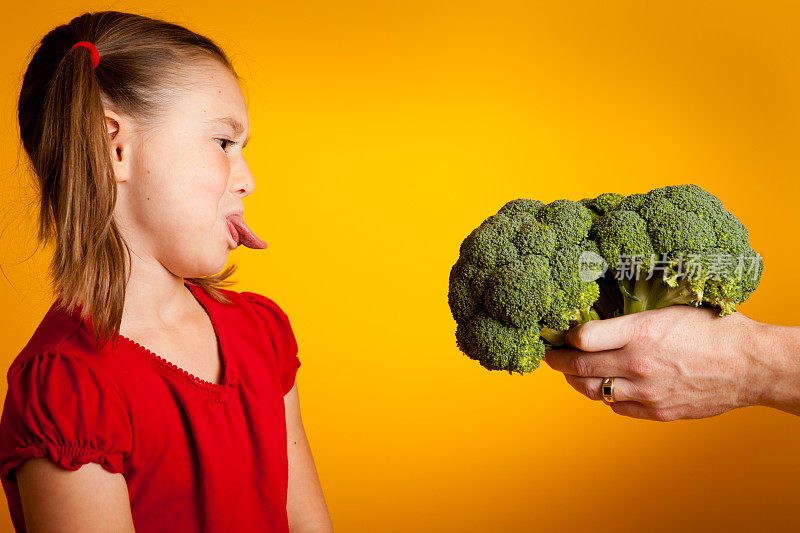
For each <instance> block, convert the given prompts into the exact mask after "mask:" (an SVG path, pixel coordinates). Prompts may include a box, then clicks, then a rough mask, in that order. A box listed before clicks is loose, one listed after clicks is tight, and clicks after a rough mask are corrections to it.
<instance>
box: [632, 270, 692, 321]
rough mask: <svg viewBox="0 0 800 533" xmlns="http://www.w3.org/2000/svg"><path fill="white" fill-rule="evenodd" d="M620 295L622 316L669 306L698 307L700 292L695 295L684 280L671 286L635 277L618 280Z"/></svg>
mask: <svg viewBox="0 0 800 533" xmlns="http://www.w3.org/2000/svg"><path fill="white" fill-rule="evenodd" d="M618 283H619V290H620V293H622V299H623V307H622V314H623V315H630V314H632V313H638V312H639V311H646V310H648V309H660V308H662V307H669V306H670V305H695V306H696V305H698V304H699V303H700V301H701V300H702V298H703V296H702V292H701V293H700V294H697V292H695V291H693V290H692V288H691V283H689V281H688V280H686V279H685V278H682V279H678V280H677V281H673V282H672V283H673V284H672V285H670V283H669V282H667V281H666V280H665V279H663V278H659V277H656V276H654V277H652V278H651V279H647V276H635V277H634V278H633V279H620V280H618Z"/></svg>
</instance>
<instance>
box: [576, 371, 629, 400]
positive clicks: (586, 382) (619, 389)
mask: <svg viewBox="0 0 800 533" xmlns="http://www.w3.org/2000/svg"><path fill="white" fill-rule="evenodd" d="M564 377H565V378H566V380H567V383H569V384H570V385H572V388H573V389H575V390H576V391H578V392H580V393H581V394H583V395H584V396H586V397H587V398H589V399H590V400H595V401H601V402H605V400H604V399H603V390H602V387H603V378H582V377H578V376H572V375H570V374H564ZM636 396H637V394H636V386H635V385H634V384H633V383H632V382H631V381H630V380H627V379H625V378H614V392H613V396H612V397H613V398H614V402H624V401H631V400H633V401H635V400H636V399H637V398H636ZM606 403H611V402H606Z"/></svg>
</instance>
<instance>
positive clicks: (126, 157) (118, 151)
mask: <svg viewBox="0 0 800 533" xmlns="http://www.w3.org/2000/svg"><path fill="white" fill-rule="evenodd" d="M104 113H105V120H106V132H107V134H108V148H109V152H110V154H109V155H110V156H111V168H112V169H113V170H114V178H115V180H116V181H117V182H120V181H127V180H128V162H129V161H130V156H131V154H130V144H129V143H130V140H131V139H130V136H129V135H127V134H126V133H127V132H129V131H130V128H126V127H125V126H126V125H127V122H126V121H125V119H124V118H123V117H121V116H120V115H119V114H117V113H115V112H114V111H111V110H109V109H106V110H104Z"/></svg>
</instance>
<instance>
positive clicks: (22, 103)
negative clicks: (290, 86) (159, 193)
mask: <svg viewBox="0 0 800 533" xmlns="http://www.w3.org/2000/svg"><path fill="white" fill-rule="evenodd" d="M78 41H89V42H91V43H92V44H94V45H95V47H96V48H97V50H98V51H99V53H100V63H99V64H98V66H97V68H96V69H95V68H93V67H92V62H91V60H90V55H89V54H90V52H89V50H88V49H87V48H84V47H77V48H75V49H72V50H71V47H72V45H73V44H75V43H76V42H78ZM201 59H210V60H212V61H217V62H218V63H219V64H221V65H224V66H225V67H227V68H228V69H229V70H230V71H231V73H233V75H234V76H235V77H236V79H237V80H239V81H241V78H240V77H239V75H238V74H237V73H236V71H235V70H234V68H233V66H232V64H231V62H230V61H229V59H228V57H227V56H226V55H225V53H224V52H223V51H222V49H221V48H220V47H219V46H217V45H216V44H215V43H214V42H213V41H211V40H210V39H209V38H207V37H204V36H202V35H199V34H197V33H195V32H193V31H190V30H188V29H186V28H184V27H182V26H179V25H176V24H172V23H169V22H165V21H163V20H158V19H153V18H148V17H145V16H141V15H135V14H130V13H121V12H118V11H100V12H94V13H84V14H82V15H80V16H78V17H75V18H74V19H72V20H71V21H70V22H69V23H67V24H63V25H61V26H58V27H56V28H54V29H53V30H52V31H50V32H49V33H48V34H47V35H45V36H44V37H43V38H42V40H41V42H40V43H39V44H38V47H37V48H36V50H35V52H34V54H33V57H32V59H31V61H30V63H29V64H28V67H27V69H26V71H25V75H24V78H23V82H22V88H21V90H20V95H19V102H18V119H19V127H20V137H21V139H22V145H23V147H24V149H25V152H26V153H27V155H28V158H29V159H30V162H31V166H32V169H33V172H34V173H35V175H36V184H37V185H38V188H39V190H38V192H39V193H40V194H39V196H40V197H39V200H40V211H39V221H38V229H39V231H38V241H39V243H40V244H48V243H51V242H52V243H53V244H54V254H53V257H52V261H51V263H50V268H49V277H50V281H51V284H52V288H53V291H54V293H55V294H56V295H57V299H58V305H59V306H61V307H63V308H66V309H68V310H70V311H71V310H73V309H74V308H75V306H76V305H80V306H81V308H82V309H81V317H82V318H84V319H86V318H89V319H91V322H92V324H93V329H94V336H95V341H96V342H97V344H98V346H99V347H101V348H102V346H104V345H105V344H106V343H107V342H108V341H109V340H112V341H113V343H114V344H116V341H117V337H118V334H119V329H120V323H121V320H122V310H123V303H124V300H125V291H126V286H127V282H128V277H129V275H130V265H129V263H126V261H129V259H130V248H128V245H127V244H126V243H125V241H124V240H123V238H122V234H121V233H120V230H119V228H118V226H117V224H116V222H115V220H114V217H113V215H114V206H115V204H116V199H117V187H116V181H115V178H114V172H113V169H112V167H111V160H110V157H109V145H108V139H107V136H108V134H107V130H106V123H105V118H104V112H103V108H104V104H106V106H107V107H109V108H111V109H114V110H115V111H118V112H121V113H123V114H125V115H127V116H130V117H135V119H136V123H137V126H140V127H144V125H147V124H151V125H152V124H156V123H157V120H158V117H159V115H161V114H163V112H164V111H165V109H166V108H167V106H168V104H169V103H170V101H171V96H172V95H174V94H175V93H176V89H177V88H179V87H181V86H183V85H184V84H186V83H190V82H191V80H192V79H193V78H192V74H193V73H194V74H196V72H195V71H193V70H192V69H193V68H194V67H193V65H199V64H201V63H200V62H199V61H198V60H201ZM235 270H236V265H230V266H229V267H228V268H226V269H225V270H223V271H222V272H220V273H218V274H215V275H213V276H204V277H198V278H187V279H186V282H187V283H190V284H193V285H196V286H200V287H202V288H203V289H205V290H206V292H208V293H209V295H210V296H211V297H212V298H214V299H215V300H217V301H219V302H223V303H225V304H230V303H231V302H230V301H229V300H228V298H226V297H225V295H224V294H222V293H221V292H220V291H219V289H221V288H222V287H224V286H227V285H231V284H233V283H234V282H233V281H231V280H229V279H228V278H229V277H230V276H231V274H233V272H234V271H235Z"/></svg>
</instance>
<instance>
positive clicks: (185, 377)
mask: <svg viewBox="0 0 800 533" xmlns="http://www.w3.org/2000/svg"><path fill="white" fill-rule="evenodd" d="M183 285H184V286H185V287H186V288H187V289H189V292H190V293H191V294H192V296H193V297H194V298H195V300H197V302H198V303H199V304H200V306H201V307H202V308H203V310H204V311H205V313H206V315H208V318H209V319H210V320H211V325H212V326H213V328H214V335H215V337H216V338H217V347H218V350H219V356H220V364H221V365H222V382H221V383H219V384H217V383H214V382H212V381H208V380H205V379H203V378H200V377H198V376H195V375H194V374H191V373H190V372H188V371H187V370H184V369H183V368H181V367H179V366H177V365H175V364H174V363H171V362H170V361H167V360H166V359H164V358H163V357H161V356H160V355H158V354H157V353H155V352H152V351H151V350H149V349H148V348H146V347H145V346H142V345H141V344H139V343H138V342H136V341H134V340H133V339H130V338H128V337H126V336H125V335H122V334H121V333H119V334H118V336H119V338H120V339H122V340H123V341H126V342H128V343H129V344H130V345H132V346H133V347H134V348H135V349H137V350H138V351H139V352H140V353H142V354H144V355H146V356H147V357H148V359H149V360H150V361H151V362H153V363H154V364H155V365H156V368H157V369H158V370H161V371H162V373H164V374H166V375H168V376H170V377H176V378H178V379H179V380H181V381H183V382H186V383H189V384H191V385H193V386H195V387H197V388H198V389H200V390H201V391H204V392H208V393H211V394H212V395H214V396H215V397H216V398H217V399H218V400H221V399H222V396H221V395H222V394H223V393H224V392H226V391H228V390H230V389H231V388H232V387H233V384H234V383H235V377H234V372H233V369H232V368H231V366H230V360H229V358H228V353H227V351H226V350H225V345H224V343H223V340H222V335H220V329H219V327H218V325H217V321H216V320H215V318H214V315H213V314H212V313H211V311H210V309H209V305H207V302H205V301H204V298H203V290H202V288H200V287H196V286H195V285H192V284H189V283H187V282H185V281H184V283H183Z"/></svg>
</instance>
